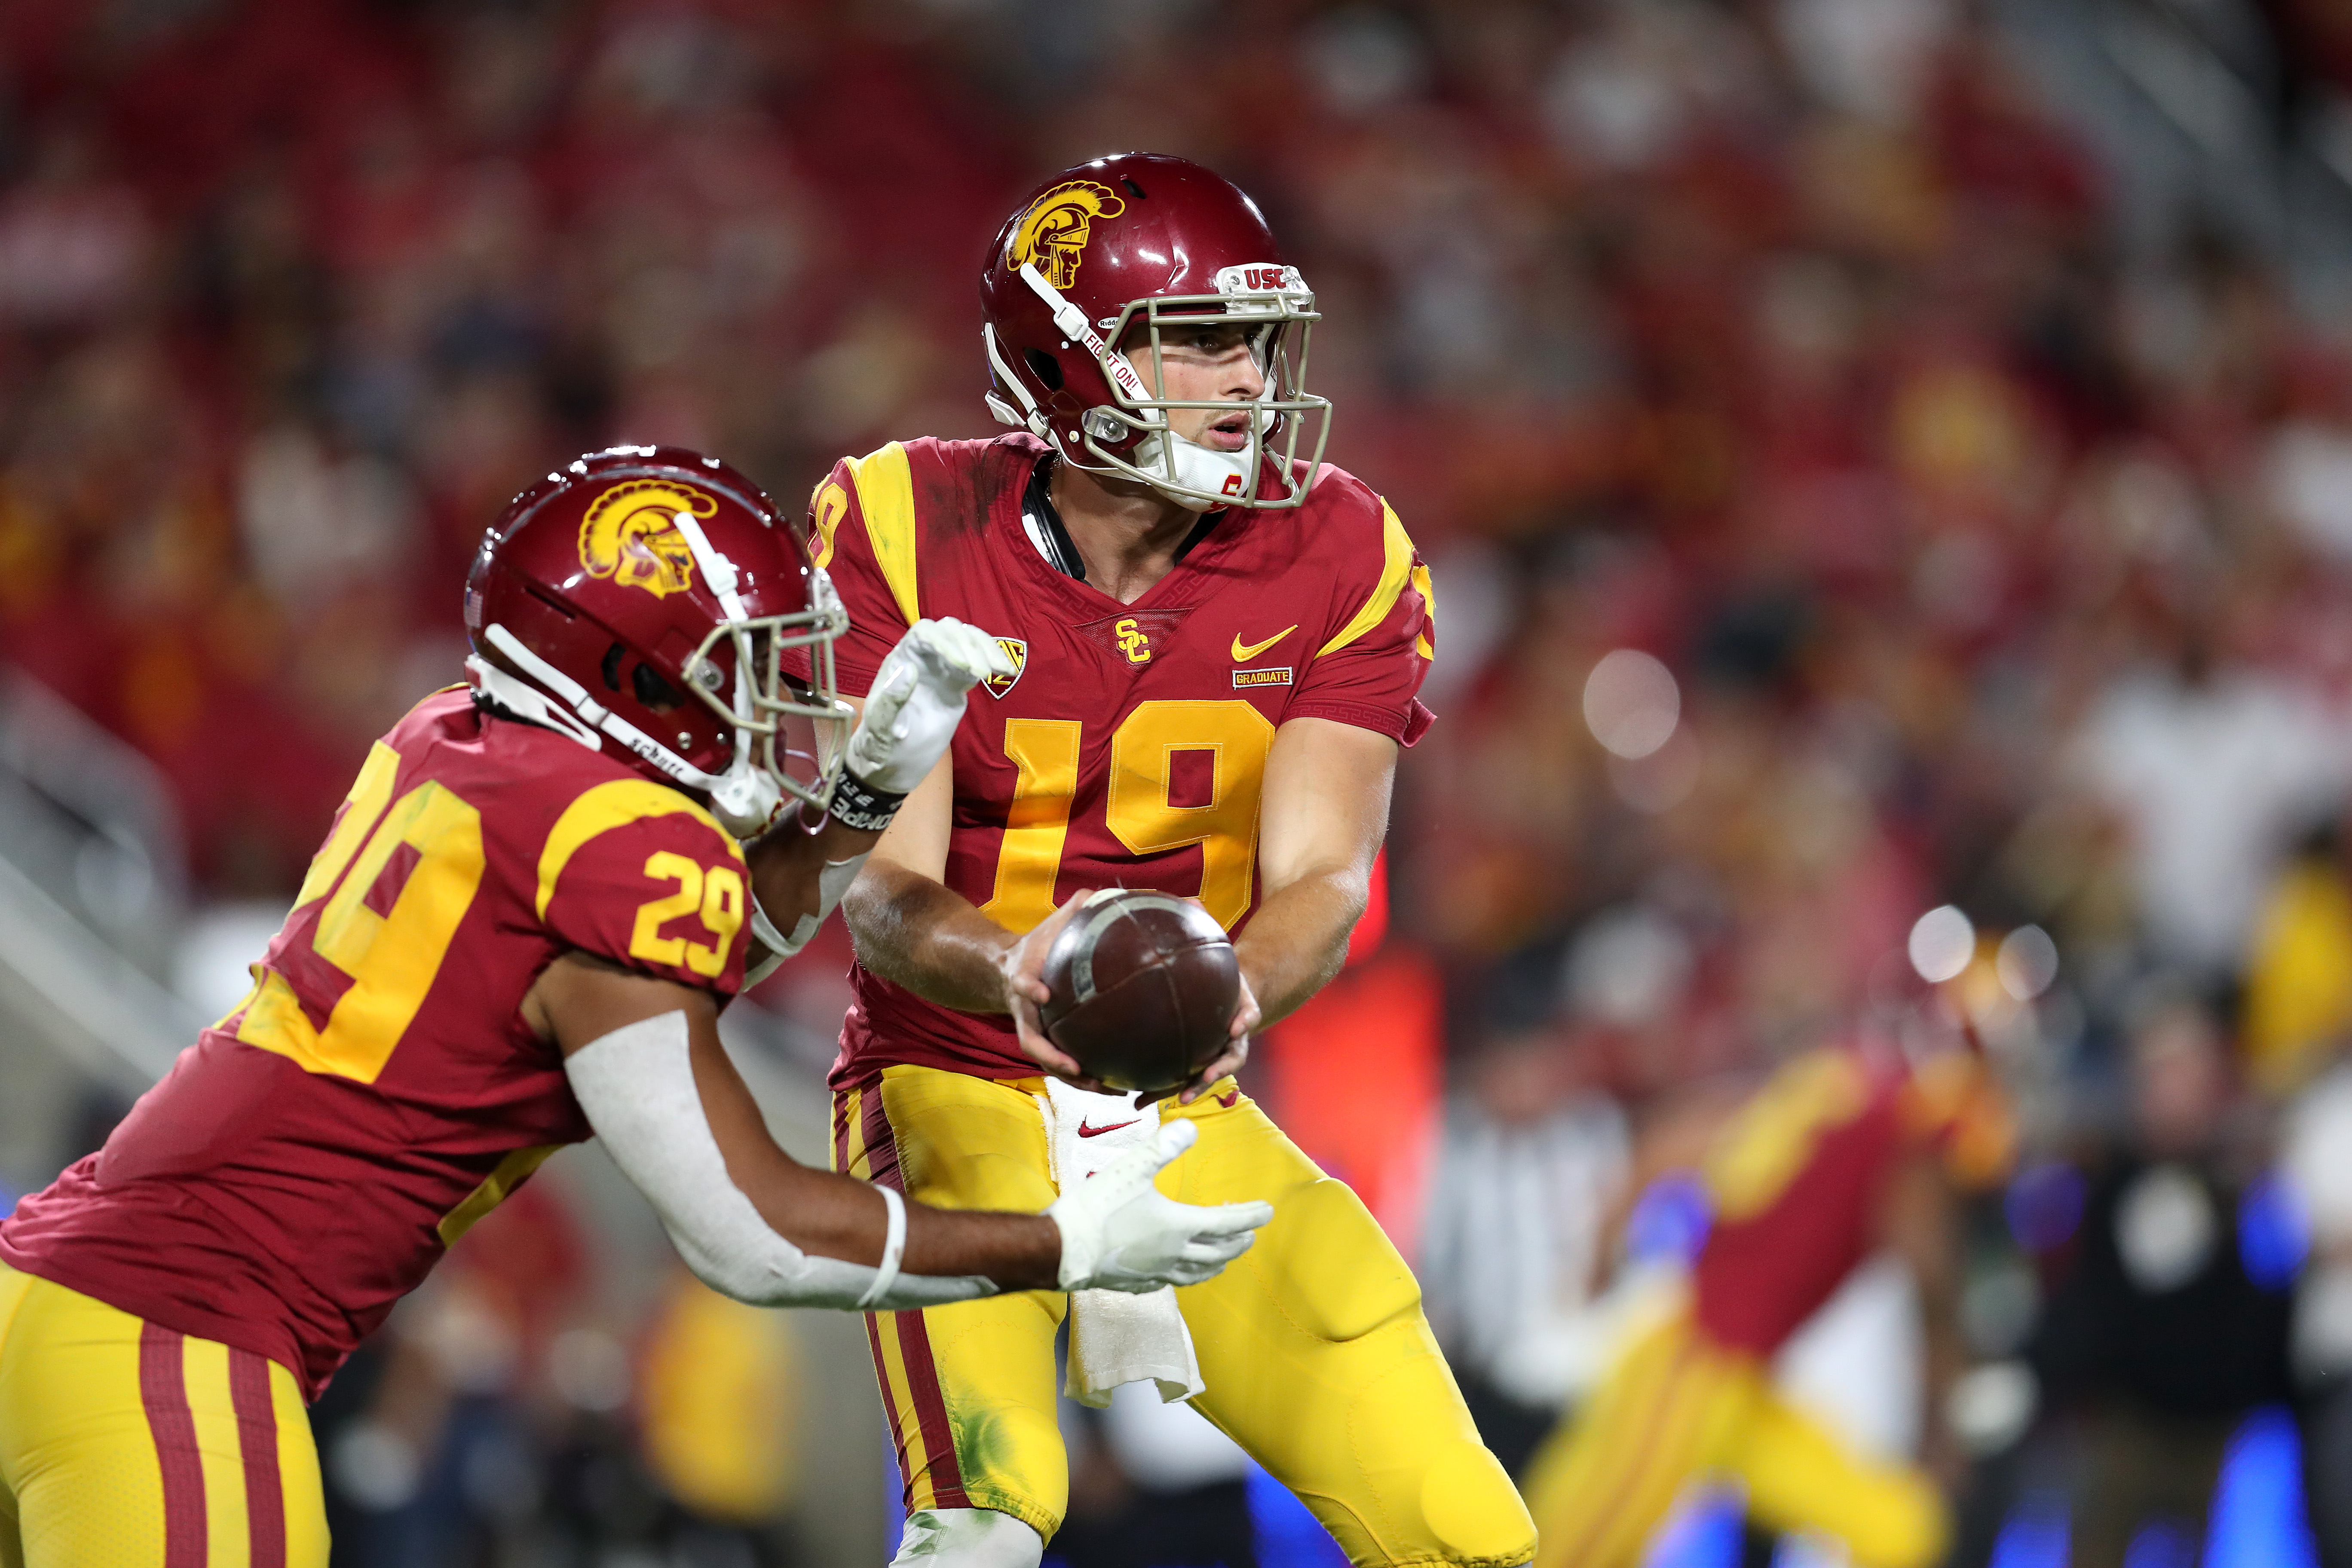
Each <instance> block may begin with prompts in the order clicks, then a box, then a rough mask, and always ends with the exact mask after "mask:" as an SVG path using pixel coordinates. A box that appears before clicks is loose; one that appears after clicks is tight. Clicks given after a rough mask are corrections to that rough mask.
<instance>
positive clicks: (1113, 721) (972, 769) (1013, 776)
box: [810, 435, 1433, 1086]
mask: <svg viewBox="0 0 2352 1568" xmlns="http://www.w3.org/2000/svg"><path fill="white" fill-rule="evenodd" d="M1044 455H1045V446H1044V444H1043V443H1041V442H1039V441H1037V440H1036V439H1035V438H1034V437H1029V436H1025V435H1013V436H1003V437H998V438H997V439H995V440H992V441H933V440H919V441H909V442H907V443H904V444H903V445H902V444H900V443H898V442H895V441H894V442H892V443H891V444H890V445H889V446H887V447H883V448H882V449H881V450H880V451H878V452H876V453H874V454H872V455H871V456H869V457H866V458H853V459H850V460H848V461H845V462H844V463H842V464H840V465H839V466H837V467H836V468H835V469H834V470H833V474H832V476H831V477H830V478H829V479H826V480H825V481H824V483H823V484H821V485H819V486H818V487H817V489H816V493H815V495H814V498H813V500H812V501H811V509H810V515H811V521H812V525H813V527H814V536H813V538H812V540H811V546H812V551H813V553H814V555H815V557H816V560H817V563H818V564H819V565H822V566H824V567H825V568H826V569H827V570H828V571H829V572H831V574H833V580H834V583H835V585H836V586H837V587H838V588H839V589H840V591H841V596H842V598H843V600H844V601H845V603H846V604H847V605H848V607H849V616H850V626H851V629H850V631H849V633H848V634H847V635H846V636H845V637H842V638H841V639H840V640H839V642H837V643H836V644H835V665H836V669H837V672H838V678H839V680H840V684H841V689H843V690H844V691H845V692H848V693H850V694H852V695H856V694H858V693H861V692H863V691H865V690H866V688H867V687H868V686H869V685H870V684H871V682H872V680H873V678H874V673H875V670H876V668H877V667H878V666H879V665H880V664H881V662H882V658H883V656H884V655H886V654H887V653H888V652H889V650H890V648H891V647H892V645H893V644H895V643H896V642H897V641H898V637H899V636H900V634H901V633H903V632H904V631H905V630H906V628H907V627H908V626H909V625H911V624H912V623H913V622H914V621H915V620H917V619H918V618H919V617H921V616H955V617H956V618H958V619H959V620H963V621H968V622H970V623H971V624H972V625H974V626H980V627H982V629H984V630H986V631H988V632H991V633H993V634H994V635H995V636H996V637H998V639H999V640H1000V641H1001V642H1002V643H1003V645H1004V647H1005V651H1006V652H1007V653H1009V654H1010V655H1011V656H1012V658H1013V662H1014V664H1015V665H1016V666H1017V667H1018V668H1019V673H1018V674H1016V675H1014V676H1013V677H1012V678H1011V679H994V680H992V681H990V682H989V683H988V684H987V685H986V686H985V687H984V688H982V689H976V690H974V692H973V693H972V697H971V702H970V704H969V706H968V707H967V709H966V710H965V715H964V721H963V725H962V728H961V729H960V730H959V731H957V732H956V737H955V742H954V746H953V748H952V751H951V752H950V754H951V756H952V757H953V759H954V763H953V768H954V775H955V804H954V817H953V831H952V836H951V837H950V841H949V847H948V863H947V877H946V881H947V885H948V886H949V887H950V888H951V889H954V890H955V891H956V892H958V893H961V894H962V895H963V896H964V897H965V898H967V899H970V900H971V901H972V902H973V903H974V904H976V905H978V906H979V907H980V909H981V911H982V913H983V914H986V915H987V916H989V917H990V918H991V919H992V920H994V921H997V922H998V923H999V924H1001V925H1003V926H1005V927H1007V928H1009V929H1010V930H1013V931H1027V930H1028V929H1029V928H1030V927H1032V926H1034V925H1035V924H1036V923H1037V922H1038V921H1042V920H1044V919H1045V917H1046V916H1047V915H1048V914H1051V913H1052V912H1053V911H1054V910H1055V908H1057V907H1058V906H1059V905H1060V903H1061V901H1062V900H1064V899H1066V898H1067V897H1068V896H1069V895H1070V894H1072V893H1075V892H1077V891H1080V890H1082V889H1092V888H1107V887H1128V888H1151V889H1159V890H1161V891H1164V892H1170V893H1177V894H1181V895H1185V896H1188V897H1198V898H1199V899H1200V900H1201V901H1202V904H1203V905H1205V906H1206V907H1207V909H1208V910H1209V912H1210V913H1211V914H1213V915H1215V916H1216V917H1217V919H1218V920H1219V921H1222V922H1223V924H1224V926H1225V928H1226V929H1227V930H1228V931H1237V930H1239V929H1240V928H1241V926H1242V925H1243V924H1244V922H1245V921H1247V920H1248V918H1249V912H1250V909H1251V906H1252V905H1253V904H1254V903H1255V900H1256V898H1257V891H1258V879H1257V824H1258V792H1259V786H1260V783H1261V781H1262V779H1263V777H1264V773H1265V760H1266V754H1267V752H1268V751H1269V750H1270V749H1271V748H1272V746H1273V744H1274V732H1275V730H1276V727H1277V726H1278V725H1280V724H1281V723H1282V722H1283V721H1285V720H1287V719H1295V718H1300V717H1306V716H1313V717H1318V718H1324V719H1334V720H1338V721H1340V722H1342V723H1347V724H1354V725H1357V726H1360V727H1361V728H1363V729H1367V730H1373V731H1378V732H1380V733H1381V734H1383V735H1387V736H1390V737H1391V738H1392V739H1394V740H1397V741H1399V742H1402V743H1404V744H1407V745H1410V744H1412V742H1414V741H1417V740H1419V739H1420V738H1421V734H1422V731H1424V730H1425V729H1427V728H1428V724H1429V711H1428V710H1427V709H1425V708H1423V707H1422V706H1421V703H1420V700H1419V699H1418V697H1417V696H1416V693H1417V692H1418V691H1419V690H1420V688H1421V681H1422V678H1423V675H1424V674H1426V673H1427V671H1428V668H1429V663H1430V659H1431V658H1433V647H1432V637H1433V631H1432V626H1431V622H1430V593H1431V589H1430V582H1429V571H1428V568H1427V567H1425V566H1423V564H1422V563H1421V560H1420V557H1419V556H1417V555H1416V554H1415V553H1414V552H1413V548H1412V540H1411V539H1409V538H1407V537H1406V535H1405V531H1404V527H1403V525H1402V523H1400V522H1399V521H1397V517H1396V513H1395V512H1393V511H1391V510H1389V508H1388V505H1387V504H1386V503H1385V502H1383V501H1382V500H1381V499H1380V497H1378V496H1377V495H1374V494H1373V493H1372V492H1371V490H1370V489H1368V488H1367V487H1366V486H1365V485H1364V484H1363V483H1362V481H1360V480H1359V479H1355V478H1354V477H1353V476H1351V475H1349V474H1348V473H1345V472H1343V471H1342V470H1340V469H1338V468H1329V467H1326V468H1324V469H1323V470H1322V472H1321V475H1320V477H1319V478H1318V480H1317V482H1316V485H1315V488H1314V490H1313V491H1312V493H1311V494H1310V495H1309V496H1308V498H1307V502H1306V504H1305V505H1303V506H1301V507H1299V508H1298V509H1297V510H1291V511H1250V510H1228V511H1226V512H1223V513H1221V514H1220V513H1212V514H1210V519H1209V526H1208V527H1207V528H1206V529H1205V531H1204V532H1203V533H1202V535H1201V536H1200V537H1198V538H1196V540H1195V541H1194V542H1193V544H1192V549H1191V550H1190V551H1188V552H1186V553H1185V555H1184V557H1183V559H1182V560H1181V561H1180V562H1178V563H1177V564H1176V566H1175V568H1174V570H1172V571H1171V572H1170V573H1169V574H1168V575H1167V576H1166V577H1164V578H1162V579H1161V580H1160V582H1158V583H1157V584H1153V585H1152V587H1151V589H1150V592H1148V593H1146V594H1145V595H1143V596H1142V597H1141V598H1139V599H1138V600H1136V601H1135V602H1134V603H1133V604H1131V605H1123V604H1121V603H1119V602H1118V600H1117V599H1114V598H1112V597H1110V596H1109V595H1107V594H1104V593H1102V592H1101V591H1100V590H1098V589H1097V588H1094V587H1091V586H1089V585H1088V584H1086V583H1084V582H1082V581H1080V580H1079V579H1077V578H1075V577H1071V576H1068V575H1066V574H1063V573H1061V572H1058V571H1056V570H1055V568H1054V567H1053V566H1051V565H1050V564H1048V563H1046V561H1045V558H1044V556H1043V555H1042V554H1041V553H1040V552H1039V550H1038V547H1037V545H1036V544H1035V543H1034V542H1032V539H1031V537H1030V534H1029V532H1028V530H1027V527H1026V526H1025V525H1024V521H1023V517H1022V512H1023V503H1024V499H1025V495H1026V492H1027V489H1028V487H1029V482H1030V479H1031V476H1032V475H1033V474H1034V472H1035V470H1036V468H1037V463H1038V460H1039V458H1042V457H1043V456H1044ZM852 981H853V984H854V987H855V991H856V1004H855V1005H853V1006H852V1008H851V1009H850V1012H849V1015H848V1016H847V1018H846V1019H845V1023H844V1026H843V1030H842V1052H841V1058H840V1060H839V1061H838V1062H837V1063H836V1064H835V1068H834V1081H835V1084H836V1086H840V1085H845V1084H849V1083H853V1082H856V1081H858V1080H860V1079H864V1078H866V1077H868V1076H870V1075H871V1074H872V1073H873V1072H875V1071H877V1070H878V1069H879V1068H883V1067H885V1066H887V1065H890V1064H893V1063H898V1062H914V1063H919V1064H922V1065H925V1066H930V1067H943V1068H952V1069H954V1070H956V1071H961V1072H969V1073H975V1074H978V1075H980V1076H982V1077H992V1078H1017V1077H1026V1076H1029V1075H1031V1074H1034V1072H1035V1071H1036V1070H1037V1068H1036V1065H1035V1064H1034V1063H1033V1062H1031V1061H1030V1060H1029V1059H1028V1058H1026V1057H1024V1056H1023V1055H1022V1054H1021V1051H1020V1047H1018V1046H1017V1045H1015V1044H1014V1040H1013V1025H1012V1021H1011V1020H1010V1019H1008V1018H1004V1017H1001V1016H979V1015H975V1014H970V1013H960V1012H957V1011H955V1010H954V1009H952V1008H948V1007H942V1006H940V1005H937V1004H935V1003H931V1002H927V1001H924V1000H923V999H922V998H920V997H919V996H917V995H915V994H913V993H911V992H909V991H907V990H905V989H904V988H902V987H900V986H898V985H895V984H891V983H890V982H889V981H887V980H884V979H882V978H880V977H879V976H877V975H875V974H872V973H868V972H867V971H866V969H865V968H864V967H863V966H862V965H861V966H859V967H858V968H857V969H856V970H855V971H854V972H853V975H852Z"/></svg>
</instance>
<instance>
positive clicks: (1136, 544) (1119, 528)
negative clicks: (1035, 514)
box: [1047, 463, 1201, 605]
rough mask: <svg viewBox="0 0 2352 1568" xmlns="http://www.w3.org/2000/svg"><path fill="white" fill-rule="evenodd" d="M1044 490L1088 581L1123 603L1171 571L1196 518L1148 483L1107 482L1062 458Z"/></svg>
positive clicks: (1131, 599)
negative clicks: (1052, 503)
mask: <svg viewBox="0 0 2352 1568" xmlns="http://www.w3.org/2000/svg"><path fill="white" fill-rule="evenodd" d="M1047 493H1048V494H1050V495H1051V496H1052V497H1053V499H1054V510H1055V511H1056V512H1058V513H1060V514H1061V519H1062V526H1063V528H1065V529H1066V530H1067V531H1068V532H1069V535H1070V542H1071V543H1073V544H1075V545H1076V546H1077V549H1078V558H1079V559H1080V560H1081V561H1083V562H1085V563H1086V567H1087V582H1088V583H1090V584H1093V585H1094V586H1095V587H1097V588H1099V589H1101V590H1102V591H1103V592H1104V593H1106V594H1108V595H1110V596H1111V597H1112V598H1114V599H1117V600H1118V602H1119V603H1120V604H1122V605H1131V604H1133V603H1135V601H1136V600H1138V599H1139V598H1141V597H1143V595H1146V594H1148V593H1150V591H1151V589H1152V585H1153V584H1156V583H1158V582H1159V581H1160V579H1161V578H1162V577H1165V576H1167V575H1168V574H1169V573H1171V571H1173V570H1175V567H1176V554H1177V552H1178V551H1180V550H1181V549H1182V548H1183V544H1184V541H1185V540H1186V539H1188V538H1190V537H1191V536H1192V530H1193V528H1194V527H1195V526H1197V525H1198V524H1199V522H1200V521H1201V514H1200V513H1199V512H1197V511H1189V510H1186V509H1184V508H1183V507H1181V506H1178V505H1177V504H1176V503H1175V502H1174V501H1171V500H1169V499H1168V498H1167V497H1165V496H1163V495H1161V494H1160V492H1159V491H1157V490H1155V489H1151V488H1150V486H1148V485H1140V484H1128V483H1124V482H1121V481H1118V480H1109V481H1106V480H1103V479H1097V478H1096V477H1095V476H1094V475H1092V474H1088V473H1082V472H1080V471H1079V470H1078V469H1076V468H1072V467H1071V466H1070V465H1069V464H1067V463H1056V464H1055V465H1054V473H1053V477H1052V479H1050V480H1048V481H1047Z"/></svg>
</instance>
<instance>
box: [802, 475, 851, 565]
mask: <svg viewBox="0 0 2352 1568" xmlns="http://www.w3.org/2000/svg"><path fill="white" fill-rule="evenodd" d="M848 515H849V497H848V496H847V495H845V494H844V493H843V491H842V489H841V487H840V486H839V485H837V484H835V483H834V482H833V481H832V480H831V479H827V480H825V481H824V483H823V484H821V485H819V486H817V488H816V493H815V494H814V495H813V496H811V497H809V521H811V523H813V524H814V527H813V529H812V530H811V535H810V539H809V553H810V554H811V555H812V556H813V557H814V560H815V564H816V567H817V569H818V570H819V571H823V570H824V568H825V567H827V566H830V565H832V564H833V536H834V534H835V532H837V531H839V530H840V528H841V520H842V519H843V518H845V517H846V516H848Z"/></svg>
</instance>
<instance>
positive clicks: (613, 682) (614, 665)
mask: <svg viewBox="0 0 2352 1568" xmlns="http://www.w3.org/2000/svg"><path fill="white" fill-rule="evenodd" d="M624 651H625V650H624V648H623V647H622V645H621V644H619V643H614V645H613V646H612V647H608V648H606V649H605V650H604V689H605V690H607V691H618V690H620V689H621V655H622V653H623V652H624Z"/></svg>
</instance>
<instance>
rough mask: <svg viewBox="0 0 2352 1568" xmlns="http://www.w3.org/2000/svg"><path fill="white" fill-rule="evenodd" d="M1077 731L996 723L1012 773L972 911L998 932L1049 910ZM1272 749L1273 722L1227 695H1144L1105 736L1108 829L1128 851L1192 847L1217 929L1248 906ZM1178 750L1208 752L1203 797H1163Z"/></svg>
mask: <svg viewBox="0 0 2352 1568" xmlns="http://www.w3.org/2000/svg"><path fill="white" fill-rule="evenodd" d="M1081 737H1082V729H1081V726H1080V725H1079V723H1078V721H1076V720H1074V719H1013V720H1008V721H1006V723H1005V726H1004V752H1005V755H1006V757H1007V758H1008V759H1010V760H1011V762H1012V763H1013V767H1014V769H1015V770H1017V772H1018V773H1019V777H1018V779H1017V780H1016V781H1015V782H1014V784H1013V809H1012V811H1011V813H1010V814H1009V816H1007V817H1006V819H1005V829H1004V847H1003V849H1002V850H1000V851H999V852H998V855H997V858H996V890H995V894H994V896H993V897H992V898H991V899H990V900H988V902H987V903H985V904H983V905H982V906H981V911H980V912H981V913H982V914H984V915H986V916H987V917H988V918H989V919H991V920H992V921H996V923H997V924H999V925H1001V926H1003V927H1004V928H1005V929H1006V930H1008V931H1027V930H1029V929H1030V928H1031V927H1032V926H1034V925H1035V924H1037V922H1038V921H1042V920H1044V919H1045V917H1046V916H1047V915H1049V914H1052V913H1053V912H1054V883H1055V879H1057V878H1058V877H1059V875H1060V873H1061V868H1062V847H1063V845H1064V842H1065V841H1066V839H1067V837H1068V836H1069V828H1070V803H1071V799H1072V797H1073V796H1075V795H1076V794H1077V788H1078V748H1079V742H1080V740H1081ZM1273 749H1274V725H1273V724H1272V723H1271V722H1269V721H1267V719H1266V718H1265V715H1264V714H1262V713H1260V712H1259V711H1258V710H1256V709H1255V708H1254V707H1252V706H1251V705H1250V704H1248V703H1246V702H1239V701H1231V700H1227V701H1222V702H1216V701H1210V702H1190V701H1187V702H1176V701H1168V702H1146V703H1143V704H1142V705H1140V706H1139V707H1138V708H1137V709H1136V710H1135V711H1134V712H1132V713H1130V714H1129V715H1128V716H1127V718H1126V719H1125V720H1124V721H1122V722H1121V723H1120V724H1119V727H1118V729H1117V730H1115V731H1112V733H1111V741H1110V790H1109V799H1108V802H1107V804H1106V805H1105V808H1104V816H1105V819H1106V822H1107V823H1108V826H1109V828H1110V830H1111V832H1112V834H1114V835H1115V836H1116V837H1118V841H1119V842H1120V843H1121V844H1124V845H1125V846H1127V847H1128V848H1129V850H1130V851H1131V852H1133V853H1134V854H1137V855H1156V854H1160V853H1161V852H1162V851H1165V850H1170V849H1181V848H1184V847H1187V846H1188V845H1193V844H1198V845H1199V846H1201V902H1202V904H1203V905H1204V906H1206V908H1207V909H1208V911H1209V912H1210V913H1211V914H1213V915H1214V916H1216V917H1217V919H1218V921H1220V922H1222V923H1223V924H1224V925H1226V926H1231V925H1232V924H1233V923H1234V921H1238V920H1239V919H1241V918H1242V916H1243V915H1244V913H1246V912H1247V911H1248V910H1249V906H1250V879H1251V875H1252V873H1253V872H1254V871H1255V868H1256V866H1257V806H1258V792H1259V786H1260V785H1261V784H1262V783H1263V782H1264V780H1265V759H1266V754H1267V753H1268V752H1271V751H1272V750H1273ZM1178 752H1208V753H1210V763H1209V766H1210V784H1209V798H1208V800H1207V801H1206V803H1205V804H1202V805H1173V804H1171V801H1170V798H1169V796H1170V793H1171V788H1172V786H1173V781H1174V775H1175V764H1176V756H1177V753H1178Z"/></svg>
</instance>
